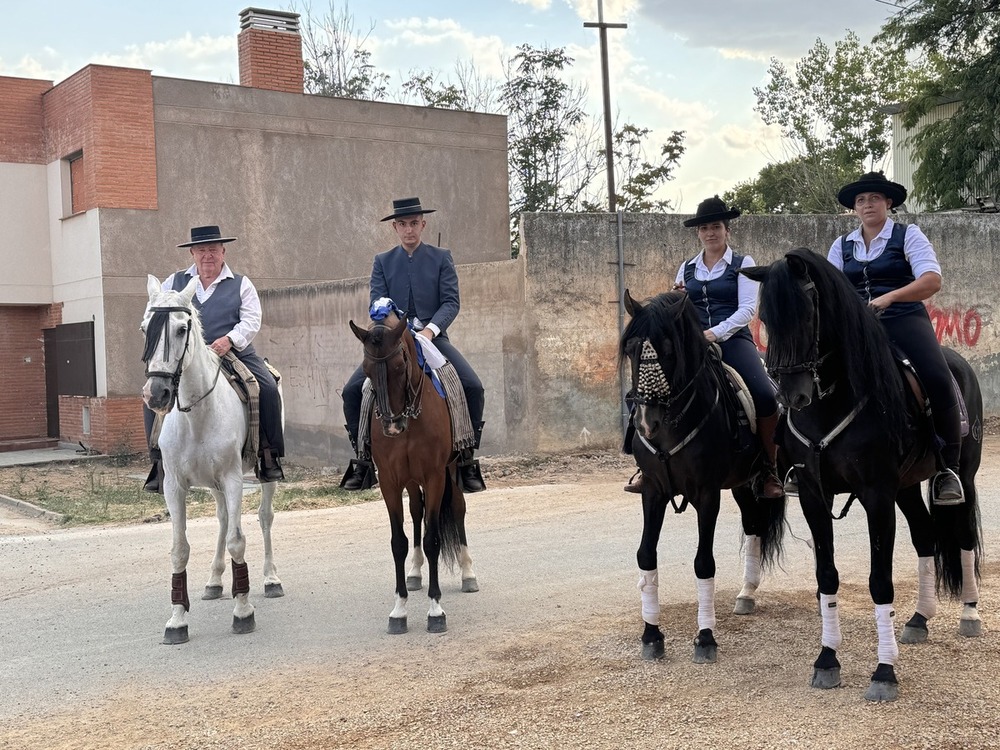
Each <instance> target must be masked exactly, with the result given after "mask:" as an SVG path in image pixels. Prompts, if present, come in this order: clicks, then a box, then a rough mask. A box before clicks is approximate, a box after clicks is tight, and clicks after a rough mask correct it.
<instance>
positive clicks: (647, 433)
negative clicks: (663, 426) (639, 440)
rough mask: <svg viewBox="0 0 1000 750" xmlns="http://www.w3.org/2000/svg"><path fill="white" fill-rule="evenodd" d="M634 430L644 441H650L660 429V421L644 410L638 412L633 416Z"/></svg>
mask: <svg viewBox="0 0 1000 750" xmlns="http://www.w3.org/2000/svg"><path fill="white" fill-rule="evenodd" d="M635 425H636V429H638V430H639V434H640V435H642V436H643V437H644V438H646V440H651V439H652V438H653V436H654V435H656V433H657V432H658V431H659V429H660V419H659V418H658V417H655V416H653V415H652V414H650V413H649V411H647V410H646V409H641V410H639V411H638V412H637V413H636V415H635Z"/></svg>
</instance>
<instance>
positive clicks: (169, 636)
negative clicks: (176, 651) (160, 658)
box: [163, 625, 188, 646]
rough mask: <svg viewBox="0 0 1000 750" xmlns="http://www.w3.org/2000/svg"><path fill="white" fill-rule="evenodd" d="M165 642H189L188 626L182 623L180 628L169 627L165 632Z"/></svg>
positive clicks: (170, 644)
mask: <svg viewBox="0 0 1000 750" xmlns="http://www.w3.org/2000/svg"><path fill="white" fill-rule="evenodd" d="M163 642H164V643H165V644H166V645H168V646H176V645H177V644H178V643H187V642H188V626H187V625H181V626H180V627H179V628H167V629H166V630H165V631H164V632H163Z"/></svg>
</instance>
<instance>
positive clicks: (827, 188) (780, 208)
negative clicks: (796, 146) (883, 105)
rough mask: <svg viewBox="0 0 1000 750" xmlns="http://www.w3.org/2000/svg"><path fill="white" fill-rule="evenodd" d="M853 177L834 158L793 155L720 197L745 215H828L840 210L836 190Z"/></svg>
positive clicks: (851, 170)
mask: <svg viewBox="0 0 1000 750" xmlns="http://www.w3.org/2000/svg"><path fill="white" fill-rule="evenodd" d="M856 177H857V171H856V169H855V168H854V167H853V166H850V165H845V164H843V163H842V161H840V159H839V158H837V157H836V156H831V155H826V154H816V155H811V156H797V157H794V158H792V159H790V160H788V161H782V162H776V163H773V164H768V165H767V166H766V167H764V168H763V169H762V170H760V172H759V173H758V175H757V177H756V178H754V179H753V180H748V181H746V182H741V183H738V184H737V185H736V186H735V187H734V188H732V189H731V190H729V191H727V192H726V193H724V194H723V199H724V200H725V201H726V203H728V204H730V205H734V206H737V207H739V208H740V209H741V210H742V211H743V212H744V213H748V214H769V213H784V214H828V213H834V214H835V213H840V212H841V211H843V210H844V208H843V206H841V205H840V204H839V203H838V202H837V190H838V189H839V188H840V187H841V186H842V185H844V184H845V183H848V182H850V181H851V180H853V179H855V178H856Z"/></svg>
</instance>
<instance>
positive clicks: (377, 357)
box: [350, 313, 479, 634]
mask: <svg viewBox="0 0 1000 750" xmlns="http://www.w3.org/2000/svg"><path fill="white" fill-rule="evenodd" d="M350 325H351V330H352V331H354V335H355V336H357V337H358V339H359V340H360V341H361V343H362V344H364V349H365V358H364V362H363V364H362V367H363V369H364V372H365V375H367V376H368V378H370V379H371V382H372V384H373V386H374V390H375V408H374V410H373V414H372V417H371V444H372V445H371V451H372V460H374V462H375V466H376V467H377V469H378V480H379V487H380V488H381V490H382V497H383V499H384V500H385V506H386V509H387V510H388V511H389V524H390V526H391V528H392V557H393V560H394V562H395V566H396V605H395V607H394V608H393V610H392V612H391V613H390V614H389V633H391V634H398V633H405V632H406V601H407V590H410V591H417V590H419V589H420V587H421V577H420V568H421V566H422V565H423V559H424V555H426V556H427V565H428V568H429V570H430V582H429V585H428V587H427V596H429V597H430V600H431V605H430V610H429V611H428V613H427V630H428V631H430V632H432V633H443V632H444V631H445V630H447V623H446V620H445V613H444V610H443V609H442V608H441V587H440V586H439V585H438V558H439V556H440V557H442V558H443V559H444V561H445V562H446V563H447V564H448V566H449V567H452V566H453V565H454V563H455V561H456V560H457V561H458V563H459V566H460V567H461V569H462V591H466V592H472V591H478V590H479V584H478V583H477V581H476V574H475V573H474V572H473V570H472V557H470V555H469V548H468V543H467V541H466V537H465V495H463V494H462V486H461V484H459V482H458V481H457V479H458V478H457V476H456V471H457V466H456V455H455V452H454V451H453V450H452V433H451V418H450V416H449V414H448V405H447V403H446V402H445V400H444V399H443V398H442V397H441V396H439V395H438V393H437V391H436V390H435V388H434V385H433V383H432V382H431V380H430V378H428V377H427V376H426V375H425V374H424V372H423V370H422V368H421V367H420V365H419V364H418V362H417V345H416V343H415V342H414V340H413V335H412V334H411V333H410V330H409V328H408V327H407V324H406V321H405V319H403V318H400V317H399V316H397V315H396V314H395V313H389V314H388V315H387V316H386V317H385V318H384V319H383V320H381V321H376V322H374V323H373V324H372V325H371V327H370V328H369V329H368V330H364V329H362V328H359V327H358V326H356V325H355V324H354V321H353V320H352V321H350ZM377 426H380V429H376V427H377ZM404 488H405V489H406V493H407V495H408V496H409V502H410V516H411V517H412V519H413V558H412V560H411V563H410V567H409V570H408V571H407V572H406V573H405V574H404V564H405V562H406V553H407V539H406V530H405V527H404V522H403V489H404ZM422 530H423V532H424V533H423V551H421V546H420V539H421V531H422Z"/></svg>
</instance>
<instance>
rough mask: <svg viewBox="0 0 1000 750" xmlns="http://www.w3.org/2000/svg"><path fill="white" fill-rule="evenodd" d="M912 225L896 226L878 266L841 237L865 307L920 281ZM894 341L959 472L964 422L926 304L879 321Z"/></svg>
mask: <svg viewBox="0 0 1000 750" xmlns="http://www.w3.org/2000/svg"><path fill="white" fill-rule="evenodd" d="M906 227H907V225H906V224H895V225H893V228H892V237H890V238H889V241H888V242H887V243H886V246H885V250H883V251H882V254H881V255H879V256H878V257H877V258H875V259H874V260H871V261H868V262H863V261H859V260H857V259H856V258H855V257H854V243H853V242H848V241H847V235H846V234H845V235H844V236H843V237H841V245H840V246H841V253H842V255H843V260H844V273H845V274H846V275H847V278H848V279H849V280H850V282H851V283H852V284H853V285H854V288H855V289H857V291H858V294H859V295H860V296H861V299H862V300H864V301H865V303H868V302H870V301H871V300H872V299H874V298H876V297H879V296H881V295H883V294H886V293H887V292H891V291H893V290H895V289H900V288H901V287H904V286H906V285H907V284H909V283H910V282H912V281H914V277H913V269H912V268H911V267H910V262H909V261H908V260H907V259H906V256H905V254H904V253H903V243H904V241H905V237H906ZM879 320H880V321H881V322H882V326H883V328H885V331H886V333H887V334H889V340H890V341H891V342H892V343H893V344H895V345H896V346H897V347H898V348H899V349H900V350H901V351H902V352H903V353H904V354H905V355H906V357H907V359H909V360H910V362H911V363H912V364H913V368H914V369H915V370H916V371H917V375H918V376H919V377H920V382H921V383H922V384H923V387H924V390H925V391H926V393H927V398H928V399H930V402H931V411H932V414H933V416H934V429H935V431H936V432H937V434H938V435H939V436H940V437H941V439H942V440H943V441H944V442H945V446H944V448H943V449H942V454H943V456H942V457H943V459H944V462H945V464H946V465H947V466H950V467H956V466H958V455H959V451H960V448H961V440H962V438H961V423H960V420H961V417H960V415H959V405H958V397H957V396H956V395H955V389H954V387H953V386H952V382H951V371H950V370H949V369H948V363H947V362H946V361H945V358H944V354H943V353H942V351H941V345H940V344H939V343H938V340H937V335H936V334H935V332H934V326H933V324H932V323H931V319H930V316H929V315H928V314H927V308H926V307H925V306H924V304H923V302H895V303H893V304H891V305H889V307H887V308H886V309H885V310H884V311H883V312H882V314H881V315H880V316H879Z"/></svg>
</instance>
